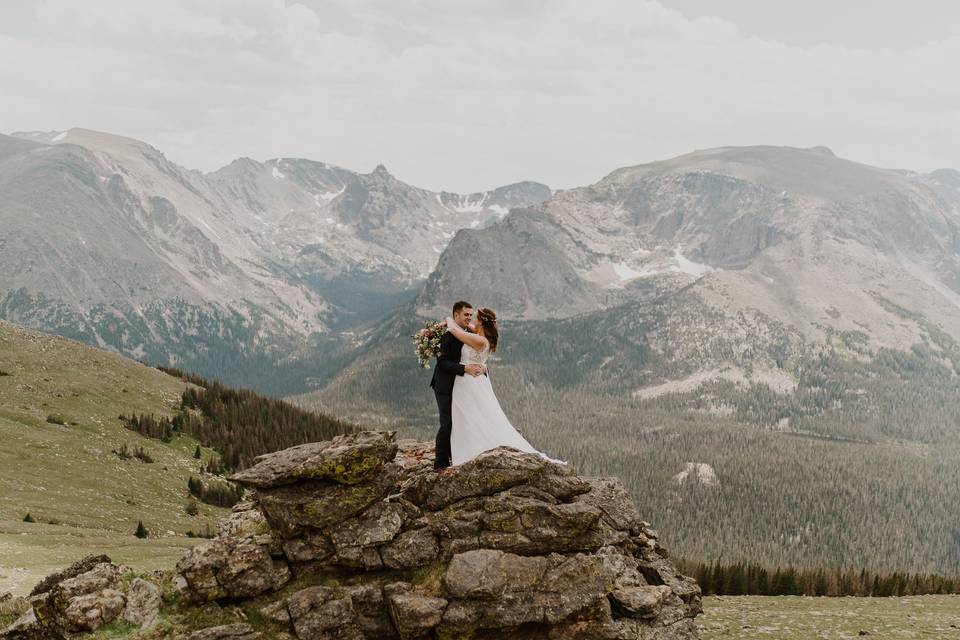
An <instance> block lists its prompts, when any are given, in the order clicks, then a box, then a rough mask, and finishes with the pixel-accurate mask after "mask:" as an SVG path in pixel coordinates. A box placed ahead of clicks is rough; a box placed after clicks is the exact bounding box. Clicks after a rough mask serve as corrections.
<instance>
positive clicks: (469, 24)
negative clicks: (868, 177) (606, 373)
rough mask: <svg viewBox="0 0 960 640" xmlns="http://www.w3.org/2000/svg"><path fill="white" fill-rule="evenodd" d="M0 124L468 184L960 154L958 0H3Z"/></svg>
mask: <svg viewBox="0 0 960 640" xmlns="http://www.w3.org/2000/svg"><path fill="white" fill-rule="evenodd" d="M0 59H2V60H3V61H4V64H2V65H0V90H2V94H0V95H2V100H0V131H3V132H12V131H19V130H38V129H41V130H59V129H66V128H69V127H73V126H82V127H87V128H93V129H101V130H107V131H111V132H114V133H119V134H123V135H128V136H132V137H136V138H140V139H142V140H145V141H147V142H149V143H151V144H153V145H154V146H156V147H158V148H159V149H161V150H162V151H163V152H164V153H166V154H167V156H169V157H170V158H171V159H173V160H174V161H176V162H178V163H180V164H182V165H185V166H187V167H191V168H197V169H201V170H205V171H207V170H213V169H215V168H217V167H219V166H221V165H223V164H226V163H228V162H229V161H230V160H231V159H233V158H236V157H239V156H249V157H253V158H256V159H259V160H265V159H268V158H272V157H277V156H301V157H308V158H313V159H317V160H324V161H327V162H333V163H336V164H340V165H342V166H346V167H348V168H351V169H355V170H360V171H369V170H372V168H373V167H374V166H375V165H376V164H377V163H380V162H382V163H384V164H386V165H387V166H388V167H389V168H390V170H391V172H392V173H394V174H395V175H397V176H398V177H400V178H401V179H403V180H406V181H407V182H411V183H413V184H416V185H419V186H423V187H428V188H432V189H447V190H456V191H476V190H481V189H486V188H490V187H493V186H496V185H500V184H505V183H508V182H514V181H517V180H523V179H532V180H539V181H542V182H546V183H548V184H549V185H551V186H552V187H555V188H566V187H572V186H577V185H581V184H587V183H591V182H594V181H595V180H597V179H599V178H600V177H602V176H603V175H604V174H606V173H607V172H609V171H611V170H613V169H615V168H617V167H620V166H625V165H630V164H638V163H641V162H648V161H652V160H657V159H661V158H665V157H670V156H674V155H678V154H681V153H685V152H688V151H691V150H693V149H697V148H706V147H713V146H719V145H747V144H786V145H794V146H813V145H821V144H822V145H827V146H829V147H831V148H832V149H833V150H834V151H835V152H836V153H837V154H838V155H842V156H845V157H848V158H851V159H855V160H860V161H863V162H867V163H871V164H877V165H882V166H891V167H901V168H911V169H916V170H924V171H925V170H931V169H934V168H937V167H943V166H951V167H955V168H960V83H957V82H956V79H955V78H956V76H955V75H954V74H955V73H956V70H957V69H958V68H960V3H957V2H955V1H954V0H938V1H934V0H913V1H912V2H909V3H907V2H900V1H895V0H803V1H802V2H801V1H800V0H795V1H787V0H723V2H718V1H717V0H661V2H642V1H638V0H591V1H590V2H585V1H582V0H403V1H398V0H299V1H297V2H293V1H289V0H288V1H286V2H285V1H284V0H164V1H163V2H157V1H156V0H84V1H83V2H78V1H77V0H36V1H30V0H4V1H3V2H2V3H0Z"/></svg>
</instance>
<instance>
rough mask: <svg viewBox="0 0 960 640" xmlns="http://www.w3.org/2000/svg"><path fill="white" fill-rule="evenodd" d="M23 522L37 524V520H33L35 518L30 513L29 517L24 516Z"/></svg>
mask: <svg viewBox="0 0 960 640" xmlns="http://www.w3.org/2000/svg"><path fill="white" fill-rule="evenodd" d="M23 521H24V522H36V520H34V519H33V516H32V515H30V514H29V513H27V515H25V516H23Z"/></svg>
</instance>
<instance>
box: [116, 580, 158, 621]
mask: <svg viewBox="0 0 960 640" xmlns="http://www.w3.org/2000/svg"><path fill="white" fill-rule="evenodd" d="M160 600H161V598H160V589H159V587H157V586H156V585H155V584H153V583H152V582H147V581H146V580H144V579H143V578H134V579H133V580H131V581H130V585H129V586H128V587H127V607H126V609H125V610H124V612H123V616H122V617H123V619H124V620H126V621H127V622H129V623H131V624H135V625H137V626H138V627H140V628H141V629H150V628H151V627H153V625H154V624H155V623H156V621H157V616H158V615H160Z"/></svg>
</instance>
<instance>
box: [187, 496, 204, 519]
mask: <svg viewBox="0 0 960 640" xmlns="http://www.w3.org/2000/svg"><path fill="white" fill-rule="evenodd" d="M183 512H184V513H186V514H187V515H188V516H195V515H197V514H198V513H200V507H199V506H198V505H197V501H196V500H194V499H193V498H190V499H189V500H187V504H186V505H185V506H184V507H183Z"/></svg>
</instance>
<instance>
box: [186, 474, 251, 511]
mask: <svg viewBox="0 0 960 640" xmlns="http://www.w3.org/2000/svg"><path fill="white" fill-rule="evenodd" d="M187 490H188V491H189V492H190V494H191V495H192V496H195V497H196V498H197V499H198V500H200V502H205V503H206V504H212V505H213V506H215V507H232V506H233V505H235V504H237V503H238V502H240V500H241V499H242V498H243V489H242V488H240V487H238V486H236V485H234V484H233V483H232V482H225V481H214V482H211V483H210V484H204V482H203V480H200V479H199V478H194V477H193V476H190V479H189V480H187Z"/></svg>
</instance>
